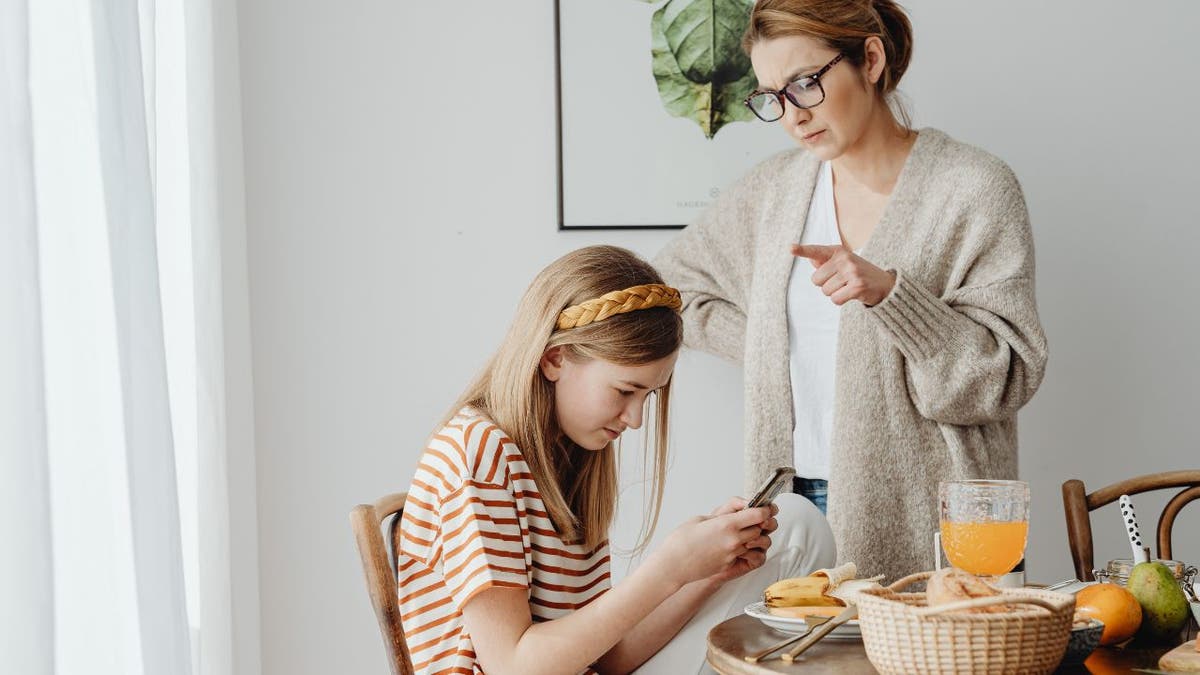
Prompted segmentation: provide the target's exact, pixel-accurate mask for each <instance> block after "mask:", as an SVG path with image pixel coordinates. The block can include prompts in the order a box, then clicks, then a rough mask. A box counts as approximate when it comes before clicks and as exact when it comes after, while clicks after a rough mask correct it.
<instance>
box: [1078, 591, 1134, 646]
mask: <svg viewBox="0 0 1200 675" xmlns="http://www.w3.org/2000/svg"><path fill="white" fill-rule="evenodd" d="M1075 614H1076V615H1077V616H1082V617H1087V618H1089V619H1099V620H1101V621H1103V622H1104V632H1103V633H1102V634H1101V635H1100V644H1102V645H1115V644H1117V643H1120V642H1124V641H1126V640H1128V639H1129V638H1131V637H1133V634H1134V633H1136V632H1137V629H1138V627H1139V626H1141V625H1142V606H1141V605H1140V604H1138V601H1137V598H1135V597H1133V593H1130V592H1129V591H1127V590H1125V588H1124V587H1123V586H1118V585H1116V584H1094V585H1092V586H1088V587H1087V588H1084V589H1083V590H1082V591H1079V593H1077V594H1075Z"/></svg>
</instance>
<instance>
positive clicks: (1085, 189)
mask: <svg viewBox="0 0 1200 675" xmlns="http://www.w3.org/2000/svg"><path fill="white" fill-rule="evenodd" d="M630 1H631V0H630ZM907 4H908V5H909V6H910V9H911V12H912V17H913V21H914V24H915V26H916V31H917V52H916V57H915V60H914V63H913V65H912V69H911V71H910V75H909V76H908V77H907V78H906V80H905V82H904V87H903V89H904V90H905V91H906V92H907V93H908V94H909V96H910V98H911V99H912V101H913V105H912V109H913V111H914V112H915V117H916V121H917V122H918V123H919V124H929V125H934V126H938V127H940V128H942V129H944V130H946V131H948V132H949V133H951V134H952V135H954V136H957V137H958V138H960V139H962V140H965V141H969V142H972V143H975V144H978V145H981V146H983V147H985V148H987V149H989V150H990V151H992V152H993V153H995V154H997V155H999V156H1001V157H1002V158H1004V159H1005V160H1006V161H1008V162H1009V163H1010V164H1011V165H1012V166H1013V168H1014V169H1015V171H1016V173H1017V175H1018V176H1019V177H1020V178H1021V180H1022V182H1023V184H1024V186H1025V190H1026V195H1027V198H1028V201H1029V206H1030V211H1031V214H1032V217H1033V222H1034V227H1035V230H1036V236H1037V245H1038V274H1039V279H1038V289H1039V299H1040V306H1041V311H1042V315H1043V320H1044V323H1045V326H1046V330H1047V333H1048V334H1049V338H1050V345H1051V358H1050V365H1049V371H1048V374H1047V378H1046V382H1045V384H1044V385H1043V387H1042V390H1041V392H1040V393H1039V394H1038V396H1037V398H1036V399H1035V400H1034V402H1033V403H1032V404H1031V405H1030V406H1029V407H1028V408H1027V411H1026V412H1025V413H1024V414H1023V416H1022V428H1021V441H1022V450H1021V455H1022V472H1023V474H1024V476H1025V477H1026V478H1027V479H1028V480H1030V482H1031V483H1032V486H1033V491H1034V507H1033V508H1034V514H1035V515H1034V525H1033V532H1032V540H1031V544H1030V553H1029V558H1030V561H1029V565H1030V576H1031V578H1033V579H1039V580H1044V581H1049V580H1053V579H1057V578H1062V577H1065V576H1068V575H1069V574H1070V564H1069V559H1068V557H1067V549H1066V544H1065V536H1064V527H1063V524H1062V522H1063V521H1062V513H1061V499H1060V497H1059V485H1060V483H1061V482H1062V481H1063V480H1065V479H1067V478H1069V477H1080V478H1082V479H1084V480H1085V482H1086V483H1087V484H1088V485H1090V486H1099V485H1102V484H1105V483H1108V482H1111V481H1114V480H1117V479H1119V478H1121V477H1124V476H1127V475H1131V474H1135V473H1140V472H1150V471H1161V470H1167V469H1175V468H1184V467H1188V466H1191V467H1192V468H1195V467H1196V466H1197V464H1200V462H1198V460H1197V452H1196V443H1195V441H1194V440H1193V438H1192V434H1191V433H1190V432H1191V429H1192V424H1191V421H1192V419H1193V418H1194V416H1195V415H1196V413H1197V411H1196V401H1197V396H1196V394H1195V391H1196V388H1195V383H1196V382H1197V381H1200V364H1198V361H1197V357H1196V355H1195V352H1194V351H1193V345H1194V344H1195V342H1196V339H1195V329H1196V327H1197V320H1196V314H1195V310H1194V307H1193V306H1192V303H1193V302H1194V299H1195V298H1196V295H1197V291H1198V290H1200V289H1198V286H1200V284H1198V283H1197V281H1196V277H1195V275H1194V273H1193V272H1192V270H1191V268H1192V265H1191V264H1190V263H1191V262H1192V260H1193V257H1194V256H1192V255H1191V251H1192V250H1193V249H1195V248H1196V246H1197V244H1200V234H1197V233H1196V231H1195V229H1194V228H1195V226H1196V225H1197V224H1198V223H1197V220H1196V218H1195V216H1194V215H1193V213H1194V208H1193V205H1194V195H1193V194H1191V193H1192V192H1193V191H1194V186H1195V185H1196V184H1197V177H1198V176H1197V170H1196V167H1195V164H1194V160H1193V158H1194V157H1195V156H1197V154H1198V153H1200V134H1198V133H1197V131H1196V128H1195V126H1194V125H1193V124H1192V120H1191V118H1192V116H1193V115H1194V114H1195V112H1196V111H1197V109H1198V108H1200V106H1198V105H1197V104H1198V103H1200V99H1198V96H1197V94H1196V91H1195V88H1194V87H1193V86H1192V85H1191V84H1190V83H1191V82H1192V81H1194V79H1195V74H1194V71H1195V69H1196V66H1197V58H1196V56H1195V53H1194V51H1193V49H1192V47H1191V46H1190V45H1191V37H1192V36H1191V32H1190V31H1191V28H1192V27H1193V26H1194V25H1196V24H1197V22H1198V20H1200V4H1195V3H1192V2H1189V1H1188V0H1176V1H1174V2H1166V1H1163V2H1159V3H1157V4H1155V5H1153V7H1154V9H1153V11H1152V12H1150V10H1146V11H1147V12H1148V13H1149V14H1148V15H1139V14H1137V13H1136V12H1135V11H1134V10H1133V9H1130V8H1129V7H1127V6H1126V5H1127V3H1123V2H1115V1H1112V2H1094V1H1093V2H1086V3H1085V2H1059V3H1044V2H1035V1H1033V0H1010V1H1008V2H970V3H965V2H960V1H951V0H911V1H910V2H909V3H907ZM552 10H553V4H552V3H551V2H550V1H549V0H543V1H542V2H507V3H497V2H482V1H476V2H459V3H416V2H357V1H347V2H340V3H316V2H300V3H297V2H285V1H284V0H252V1H251V0H247V1H244V2H241V3H239V16H238V19H239V29H240V51H241V54H240V56H241V78H242V79H241V87H242V104H243V121H244V134H245V140H244V149H245V176H246V204H247V218H246V219H247V230H248V232H247V246H248V251H247V253H248V265H249V271H250V279H249V282H250V291H251V307H250V312H251V322H252V332H253V355H254V359H253V383H254V401H253V404H254V409H255V425H256V426H255V429H256V441H257V453H258V454H257V488H258V518H259V528H260V531H259V560H260V585H261V613H262V626H261V629H262V666H263V672H265V673H268V674H270V675H275V674H280V675H281V674H283V673H288V674H289V675H292V674H295V675H303V674H307V673H312V674H317V673H321V674H324V673H367V672H385V667H384V665H383V661H382V647H381V644H380V641H379V637H378V634H377V633H376V629H375V626H374V618H373V616H372V615H371V613H370V610H369V608H368V604H367V600H366V595H365V592H364V589H363V584H362V579H361V573H360V570H359V567H358V560H357V557H356V554H355V551H354V545H353V540H352V538H351V536H350V529H349V526H348V522H347V512H348V511H349V509H350V507H351V506H353V505H354V504H355V503H358V502H362V501H368V500H371V499H374V498H376V497H378V496H380V495H382V494H384V493H387V492H390V491H395V490H400V489H404V488H405V486H406V485H407V482H408V480H409V478H410V476H411V472H412V469H413V467H414V464H415V461H416V458H417V456H418V454H419V452H420V449H421V447H422V441H423V440H424V437H425V435H426V434H427V433H428V432H429V431H430V425H431V424H432V423H433V422H434V421H435V419H436V418H437V417H438V416H439V414H440V413H442V412H443V409H444V408H445V407H446V406H447V405H449V403H450V402H451V401H452V400H453V399H454V398H455V396H456V394H457V393H458V391H459V389H460V388H461V387H462V386H463V384H464V383H465V381H466V380H467V378H468V377H469V376H470V375H471V374H472V373H473V372H474V371H475V369H476V368H478V367H479V366H480V365H481V363H482V362H483V359H484V358H485V356H486V355H487V353H488V352H489V351H490V350H491V349H492V348H493V346H494V345H495V344H496V342H497V341H498V338H499V337H500V335H501V333H502V332H503V330H504V328H505V326H506V324H507V322H508V321H509V319H510V312H511V311H512V309H513V306H514V303H515V301H516V299H517V297H518V296H519V294H520V292H521V291H522V290H523V288H524V286H525V284H527V283H528V281H529V279H530V278H531V276H532V275H533V273H534V272H535V271H536V270H537V269H539V268H540V267H541V266H542V265H544V264H545V263H547V262H549V261H550V260H551V259H553V258H554V257H556V256H557V255H559V254H561V253H563V252H565V251H567V250H570V249H572V248H575V247H578V246H582V245H586V244H590V243H597V242H606V243H615V244H619V245H625V246H628V247H630V248H633V249H634V250H636V251H638V252H640V253H642V254H644V255H647V256H649V255H652V254H653V253H654V252H655V251H656V250H658V248H659V247H660V246H661V245H662V244H663V243H664V242H665V241H666V240H667V239H668V238H669V236H670V233H666V232H616V231H608V232H586V233H581V232H572V233H562V232H557V231H556V230H555V195H556V187H555V133H554V129H555V126H554V71H553V55H554V52H553V11H552ZM456 17H457V18H456ZM499 26H504V28H499ZM596 38H597V48H598V49H605V48H609V47H608V46H606V45H605V44H604V43H603V39H604V36H603V35H598V36H596ZM445 91H455V92H458V93H459V94H458V104H457V105H447V104H446V100H447V96H446V95H445V94H444V93H443V94H440V95H438V96H437V97H436V100H437V101H438V103H437V104H436V105H435V104H434V103H433V100H434V97H435V94H436V93H437V92H445ZM787 143H788V141H787V140H786V139H785V138H784V137H783V135H782V133H781V134H780V147H781V148H782V147H785V146H786V145H787ZM677 378H678V382H679V385H680V387H679V390H680V394H679V397H678V404H677V406H676V408H675V410H676V413H677V417H676V420H675V423H674V430H675V432H676V443H675V460H674V462H675V463H674V466H673V470H672V478H671V480H672V482H671V485H670V487H669V489H668V495H667V498H668V505H667V511H666V513H665V514H664V523H665V524H667V525H669V524H670V523H673V522H678V520H679V519H680V518H682V517H683V516H684V515H685V514H690V513H692V512H693V511H699V510H707V509H708V508H709V507H710V506H711V505H712V504H714V503H715V502H717V501H720V500H721V499H722V498H723V497H725V496H726V495H728V494H731V493H733V492H734V491H736V490H737V489H738V488H739V487H740V482H741V481H740V475H741V459H740V456H739V455H740V450H739V447H740V442H741V441H740V439H741V433H740V427H739V425H740V423H741V393H740V386H741V380H740V372H739V371H738V369H737V368H735V367H734V366H731V365H729V364H725V363H723V362H719V361H717V360H716V359H714V358H712V357H708V356H706V355H702V354H686V355H685V357H684V358H683V359H682V361H681V365H680V367H679V370H678V373H677ZM631 445H633V446H634V447H633V450H634V451H636V445H637V444H636V443H632V444H631ZM626 454H627V457H628V458H629V460H630V462H629V463H630V464H633V465H635V466H634V467H632V468H633V469H636V468H637V465H639V464H640V460H639V459H638V457H637V454H636V452H630V448H629V447H627V448H626ZM626 473H627V474H629V475H632V474H633V473H635V472H634V471H627V472H626ZM628 494H629V496H630V497H631V498H632V499H631V502H630V504H631V507H630V508H626V509H625V510H624V511H623V512H622V515H621V516H620V519H619V522H618V527H617V532H616V536H615V539H616V540H617V542H618V543H619V544H625V545H628V544H631V543H632V540H633V537H634V536H635V535H636V531H637V523H638V522H639V518H640V512H639V511H640V498H639V497H638V487H637V486H636V485H635V486H633V488H632V489H630V490H629V491H628ZM1161 501H1162V500H1159V501H1158V502H1157V503H1156V502H1154V501H1153V500H1149V499H1146V500H1140V501H1139V502H1138V505H1139V506H1140V507H1141V508H1140V510H1141V511H1142V512H1143V514H1144V515H1143V521H1144V522H1145V524H1146V526H1149V525H1150V524H1151V523H1152V522H1153V513H1154V512H1155V509H1156V508H1157V507H1158V505H1159V504H1161ZM1143 503H1144V505H1143ZM1193 510H1194V511H1195V510H1197V509H1193ZM1116 522H1117V515H1116V514H1115V513H1114V512H1113V509H1108V510H1106V511H1105V512H1102V513H1101V514H1100V515H1099V516H1098V525H1103V526H1104V529H1103V530H1101V531H1100V532H1099V533H1098V535H1099V541H1098V544H1097V557H1098V558H1099V559H1101V560H1104V559H1107V558H1108V557H1112V556H1116V555H1118V554H1123V553H1126V552H1127V551H1126V549H1125V547H1123V545H1122V544H1121V542H1122V539H1121V534H1120V532H1121V531H1120V530H1119V529H1118V528H1117V525H1116ZM1198 523H1200V517H1198V514H1196V513H1192V514H1188V513H1186V512H1185V514H1184V515H1183V516H1182V517H1181V519H1180V521H1179V523H1178V524H1177V527H1176V533H1177V537H1176V538H1177V540H1179V543H1177V557H1184V558H1186V559H1189V560H1192V561H1200V541H1198V538H1197V536H1196V533H1197V531H1198ZM617 573H618V575H620V574H621V573H622V570H620V569H618V570H617Z"/></svg>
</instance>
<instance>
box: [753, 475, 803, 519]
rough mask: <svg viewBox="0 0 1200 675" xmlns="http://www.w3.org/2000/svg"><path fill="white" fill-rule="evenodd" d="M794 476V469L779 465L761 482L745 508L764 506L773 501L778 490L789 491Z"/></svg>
mask: <svg viewBox="0 0 1200 675" xmlns="http://www.w3.org/2000/svg"><path fill="white" fill-rule="evenodd" d="M795 476H796V470H795V469H793V468H792V467H790V466H781V467H779V468H778V469H775V472H774V473H772V474H771V477H770V478H768V479H767V482H765V483H763V485H762V487H761V488H759V489H758V492H756V493H755V494H754V497H752V498H751V499H750V503H749V504H746V508H748V509H753V508H756V507H759V506H766V505H767V504H770V503H771V502H773V501H775V497H777V496H778V495H779V493H780V492H784V491H790V490H791V487H792V478H794V477H795Z"/></svg>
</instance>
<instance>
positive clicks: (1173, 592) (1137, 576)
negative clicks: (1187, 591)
mask: <svg viewBox="0 0 1200 675" xmlns="http://www.w3.org/2000/svg"><path fill="white" fill-rule="evenodd" d="M1125 586H1126V588H1128V589H1129V592H1130V593H1132V594H1133V597H1135V598H1137V601H1138V604H1140V605H1141V606H1142V626H1141V628H1139V629H1138V632H1137V638H1138V639H1139V640H1141V641H1144V642H1148V643H1153V644H1175V643H1177V642H1179V633H1180V631H1182V630H1183V625H1184V624H1185V623H1187V620H1188V614H1189V609H1190V608H1189V607H1188V601H1187V598H1186V597H1184V595H1183V589H1182V588H1180V587H1179V582H1178V581H1176V580H1175V575H1174V574H1172V573H1171V570H1170V569H1168V568H1167V566H1166V565H1164V564H1162V563H1160V562H1154V561H1151V562H1142V563H1138V564H1136V565H1134V566H1133V570H1131V571H1130V572H1129V581H1128V582H1126V584H1125Z"/></svg>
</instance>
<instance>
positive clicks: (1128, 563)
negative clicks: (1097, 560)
mask: <svg viewBox="0 0 1200 675" xmlns="http://www.w3.org/2000/svg"><path fill="white" fill-rule="evenodd" d="M1151 562H1160V563H1162V564H1164V565H1166V566H1167V569H1169V570H1171V574H1174V575H1175V581H1176V582H1178V583H1179V588H1180V589H1182V590H1183V595H1184V597H1186V598H1188V599H1189V600H1193V599H1195V591H1194V590H1192V581H1193V580H1194V579H1195V578H1196V568H1195V567H1194V566H1192V565H1188V564H1185V563H1181V562H1179V561H1178V560H1158V559H1157V558H1156V559H1154V560H1152V561H1151ZM1132 569H1133V560H1131V559H1129V558H1117V559H1116V560H1109V561H1108V565H1107V566H1105V568H1104V569H1102V570H1092V574H1094V575H1096V581H1103V582H1108V583H1110V584H1117V585H1118V586H1125V585H1126V584H1127V583H1128V581H1129V572H1130V570H1132Z"/></svg>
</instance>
